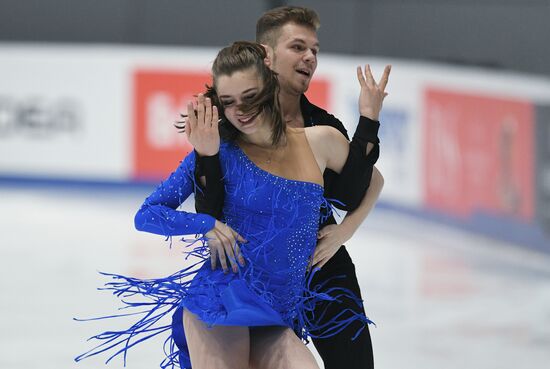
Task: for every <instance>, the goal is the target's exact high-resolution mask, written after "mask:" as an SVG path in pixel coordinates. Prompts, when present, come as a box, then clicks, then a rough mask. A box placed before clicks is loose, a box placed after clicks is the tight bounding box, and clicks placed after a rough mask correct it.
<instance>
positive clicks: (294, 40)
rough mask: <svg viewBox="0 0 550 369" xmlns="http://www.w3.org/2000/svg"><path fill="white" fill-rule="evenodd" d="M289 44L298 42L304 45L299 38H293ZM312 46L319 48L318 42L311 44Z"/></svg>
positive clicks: (302, 40) (303, 41)
mask: <svg viewBox="0 0 550 369" xmlns="http://www.w3.org/2000/svg"><path fill="white" fill-rule="evenodd" d="M290 42H299V43H301V44H304V45H305V44H306V42H305V40H304V39H303V38H299V37H296V38H293V39H292V40H290ZM313 46H314V47H317V48H319V42H316V43H315V44H313Z"/></svg>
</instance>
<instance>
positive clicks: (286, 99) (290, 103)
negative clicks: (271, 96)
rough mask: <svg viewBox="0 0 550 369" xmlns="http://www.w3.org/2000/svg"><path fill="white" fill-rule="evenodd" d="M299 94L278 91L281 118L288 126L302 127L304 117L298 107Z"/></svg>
mask: <svg viewBox="0 0 550 369" xmlns="http://www.w3.org/2000/svg"><path fill="white" fill-rule="evenodd" d="M300 97H301V95H300V94H294V93H293V94H289V93H286V92H284V91H282V90H281V91H280V93H279V102H280V104H281V110H282V113H283V120H284V121H285V122H286V124H287V126H289V127H295V128H296V127H303V126H304V118H303V116H302V109H301V108H300Z"/></svg>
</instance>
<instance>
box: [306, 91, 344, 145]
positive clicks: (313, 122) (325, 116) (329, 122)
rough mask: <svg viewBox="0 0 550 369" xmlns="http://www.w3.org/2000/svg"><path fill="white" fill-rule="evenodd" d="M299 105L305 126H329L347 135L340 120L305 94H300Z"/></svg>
mask: <svg viewBox="0 0 550 369" xmlns="http://www.w3.org/2000/svg"><path fill="white" fill-rule="evenodd" d="M300 107H301V109H302V115H303V118H304V125H305V126H306V127H309V126H318V125H323V126H331V127H334V128H336V129H337V130H338V131H340V133H342V134H343V135H344V136H346V137H347V131H346V129H345V128H344V125H343V124H342V122H341V121H340V120H339V119H338V118H336V117H335V116H334V115H332V114H330V113H329V112H327V111H326V110H325V109H323V108H321V107H319V106H317V105H315V104H313V103H312V102H310V101H309V100H308V99H307V97H306V96H305V95H302V96H301V99H300Z"/></svg>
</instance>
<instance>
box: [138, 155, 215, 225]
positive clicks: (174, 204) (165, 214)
mask: <svg viewBox="0 0 550 369" xmlns="http://www.w3.org/2000/svg"><path fill="white" fill-rule="evenodd" d="M194 168H195V154H194V153H191V154H189V155H188V156H187V157H186V158H185V160H184V161H183V162H182V163H181V164H180V165H179V167H178V168H177V169H176V171H175V172H173V173H172V174H171V175H170V177H169V178H168V179H166V180H165V181H164V182H162V183H161V184H160V185H159V186H158V187H157V189H156V190H155V191H154V192H153V193H152V194H151V195H150V196H149V197H147V198H146V199H145V201H144V202H143V204H142V205H141V207H140V208H139V210H138V212H137V214H136V216H135V218H134V224H135V227H136V229H138V230H140V231H144V232H150V233H154V234H159V235H163V236H175V235H186V234H206V233H207V232H208V231H210V230H211V229H212V228H214V225H215V219H214V218H213V217H212V216H210V215H207V214H193V213H188V212H185V211H180V210H176V209H177V208H178V207H179V206H180V205H181V204H182V203H183V202H184V201H185V200H186V199H187V198H188V197H189V195H190V194H191V193H192V192H193V190H194V186H195V180H194Z"/></svg>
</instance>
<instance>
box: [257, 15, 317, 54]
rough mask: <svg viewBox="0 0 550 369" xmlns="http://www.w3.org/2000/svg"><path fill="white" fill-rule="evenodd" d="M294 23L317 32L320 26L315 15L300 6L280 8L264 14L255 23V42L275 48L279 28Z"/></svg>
mask: <svg viewBox="0 0 550 369" xmlns="http://www.w3.org/2000/svg"><path fill="white" fill-rule="evenodd" d="M288 23H294V24H297V25H299V26H305V27H308V28H310V29H312V30H313V31H317V30H318V29H319V27H320V25H321V22H320V20H319V16H318V15H317V13H316V12H315V11H314V10H312V9H308V8H304V7H300V6H281V7H278V8H274V9H271V10H268V11H267V12H265V13H264V14H263V15H262V16H261V17H260V19H258V22H256V42H257V43H260V44H265V45H269V46H271V47H275V46H276V43H277V40H278V38H279V35H280V31H281V28H282V27H283V26H284V25H286V24H288Z"/></svg>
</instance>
